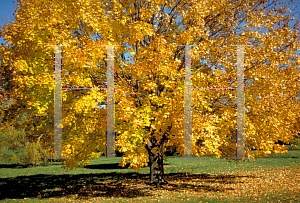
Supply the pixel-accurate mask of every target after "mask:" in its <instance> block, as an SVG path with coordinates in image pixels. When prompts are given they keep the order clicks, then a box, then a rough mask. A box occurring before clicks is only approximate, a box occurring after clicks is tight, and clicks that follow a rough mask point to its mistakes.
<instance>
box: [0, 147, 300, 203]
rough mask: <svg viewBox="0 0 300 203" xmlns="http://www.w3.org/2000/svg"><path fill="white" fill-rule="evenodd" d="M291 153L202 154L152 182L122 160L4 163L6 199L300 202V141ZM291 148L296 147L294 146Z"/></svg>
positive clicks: (170, 165) (169, 166) (1, 194)
mask: <svg viewBox="0 0 300 203" xmlns="http://www.w3.org/2000/svg"><path fill="white" fill-rule="evenodd" d="M297 146H298V147H299V148H298V149H292V150H290V151H289V152H288V153H287V154H278V155H276V156H273V157H265V158H258V159H257V161H256V162H253V161H246V162H243V161H241V162H239V163H238V164H236V163H234V162H232V163H230V162H228V161H226V160H225V159H217V158H208V157H202V158H200V159H178V158H175V157H168V160H167V161H166V162H165V168H164V169H165V174H166V179H167V181H168V182H169V184H168V185H165V186H161V187H153V188H152V187H150V186H148V185H146V184H145V183H146V182H148V181H149V180H148V179H149V167H144V168H142V169H141V171H140V173H137V172H136V171H135V170H134V169H128V168H127V167H126V168H122V167H119V166H118V163H119V161H120V160H121V158H120V159H111V160H106V159H97V160H91V161H90V164H89V165H88V166H86V167H85V168H79V169H74V170H69V171H66V170H65V169H63V168H61V164H60V163H59V162H52V163H49V164H48V166H41V167H31V168H22V167H20V166H17V165H9V164H5V163H3V162H2V163H1V164H0V202H300V144H298V145H297ZM289 148H291V147H289Z"/></svg>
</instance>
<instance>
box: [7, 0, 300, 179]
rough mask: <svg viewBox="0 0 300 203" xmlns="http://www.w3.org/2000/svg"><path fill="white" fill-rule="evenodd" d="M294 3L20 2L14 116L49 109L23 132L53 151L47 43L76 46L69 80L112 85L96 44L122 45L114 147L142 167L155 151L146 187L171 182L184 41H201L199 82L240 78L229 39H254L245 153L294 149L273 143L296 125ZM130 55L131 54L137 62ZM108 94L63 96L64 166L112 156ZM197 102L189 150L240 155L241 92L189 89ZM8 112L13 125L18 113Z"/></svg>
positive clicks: (195, 54) (179, 127) (11, 29)
mask: <svg viewBox="0 0 300 203" xmlns="http://www.w3.org/2000/svg"><path fill="white" fill-rule="evenodd" d="M291 2H292V1H287V3H286V4H284V5H282V6H281V7H280V8H279V9H278V8H277V7H276V4H278V3H283V2H282V1H279V0H277V1H275V0H274V1H251V0H246V1H245V0H244V1H242V0H238V1H230V0H227V1H225V0H217V1H191V0H168V1H159V0H156V1H130V0H126V1H125V0H120V1H103V2H102V1H101V2H99V1H92V2H90V1H88V0H81V1H76V2H75V1H64V2H61V1H58V0H54V1H48V0H44V1H43V3H39V4H38V3H36V2H35V1H31V0H30V1H23V0H21V1H20V2H19V6H18V10H17V11H16V21H15V22H12V24H10V25H5V26H4V28H3V29H2V35H3V37H4V38H5V39H6V40H7V42H8V43H9V44H12V45H14V46H15V48H14V49H13V50H12V51H10V50H9V48H8V47H7V46H6V47H4V49H5V50H4V53H5V57H4V60H6V59H7V58H10V59H11V61H12V62H11V63H12V65H11V66H12V67H13V68H14V69H15V71H16V72H15V79H14V80H15V82H16V84H18V88H16V89H14V90H12V94H11V95H12V98H14V100H15V101H16V103H18V102H17V99H18V98H20V99H22V103H23V104H25V106H26V107H24V108H23V109H22V110H20V111H19V112H18V114H20V113H21V112H22V111H23V112H28V113H29V114H31V115H32V116H31V119H29V120H28V123H27V126H30V125H31V124H33V123H35V124H36V118H35V117H34V116H35V115H36V114H41V113H44V112H46V115H45V117H44V118H43V119H40V122H39V123H38V124H36V127H35V128H34V129H32V130H30V129H26V131H27V132H28V136H31V137H32V138H33V140H34V139H38V137H39V134H40V133H41V132H42V131H43V132H45V134H46V135H47V136H45V137H43V138H42V139H43V141H44V143H45V147H46V148H47V149H48V150H49V152H51V150H52V151H53V148H51V146H52V147H53V130H52V129H53V128H52V126H53V105H54V104H53V99H52V98H53V89H54V80H53V72H52V71H50V70H53V55H51V54H52V53H53V52H54V51H53V47H52V48H51V47H46V46H45V45H47V44H69V45H71V46H69V47H64V48H63V56H64V61H63V65H64V66H63V72H62V75H63V76H62V78H63V86H91V85H93V86H98V87H101V86H105V84H106V76H105V72H106V58H107V57H106V48H105V46H100V45H107V44H116V45H120V44H123V45H126V46H124V47H115V51H116V55H115V104H116V105H115V117H116V123H117V126H116V131H117V132H118V133H119V134H120V135H119V136H118V140H117V142H116V147H117V148H118V149H119V150H120V151H121V152H124V153H125V155H124V157H123V159H122V161H121V163H120V165H122V166H124V165H125V164H126V163H127V162H128V161H130V163H131V164H130V167H133V168H135V169H136V170H138V171H139V169H140V168H141V167H143V166H146V165H147V159H148V158H149V160H150V171H151V175H150V183H155V184H158V183H166V181H165V179H164V177H163V148H164V146H177V147H178V151H179V154H180V155H181V156H182V155H183V152H184V140H183V121H184V120H183V117H184V115H183V104H184V47H180V46H176V45H186V44H197V45H200V46H199V47H197V48H194V49H193V51H192V61H193V81H192V86H193V87H222V86H223V87H228V86H237V84H236V65H235V62H236V49H235V47H234V46H229V45H239V44H249V43H251V44H252V45H253V47H245V78H246V81H245V82H246V101H245V107H246V108H247V109H251V110H249V111H248V112H247V113H246V117H245V123H246V156H249V157H262V156H265V155H273V154H275V153H285V152H287V149H288V148H287V147H286V146H284V145H283V146H281V145H278V144H275V142H276V141H278V140H279V139H281V140H283V141H284V142H288V141H290V140H291V139H292V138H293V137H294V136H295V135H296V134H297V133H299V126H298V124H297V123H299V117H300V112H299V100H296V99H295V97H296V95H297V94H296V93H297V91H299V83H298V82H297V81H298V80H299V54H298V53H297V49H298V47H299V31H298V30H297V26H298V25H299V20H298V19H297V22H296V23H295V24H294V28H293V29H292V28H291V27H290V25H289V22H290V21H291V20H293V17H294V16H295V17H297V15H299V14H298V13H297V12H296V11H293V12H290V11H289V10H288V9H286V6H287V5H288V4H289V3H291ZM45 5H50V6H45ZM298 28H299V27H298ZM258 30H259V31H260V32H258ZM125 52H130V53H131V54H133V55H134V56H133V57H132V58H130V59H131V60H132V61H133V63H129V61H128V60H126V59H125V55H124V53H125ZM4 64H5V62H4ZM126 95H130V96H129V97H127V96H126ZM105 97H106V96H105V93H103V92H97V91H88V92H87V91H85V92H64V93H63V104H64V105H67V107H66V108H65V107H64V109H63V115H62V116H63V126H64V128H63V129H64V130H63V139H64V140H68V141H67V142H66V141H65V142H64V143H63V148H64V150H65V153H66V156H69V157H71V159H70V160H67V161H65V165H66V166H65V168H73V167H78V166H79V165H78V162H80V161H82V162H84V163H81V164H80V166H83V165H85V164H87V163H88V158H89V157H92V156H97V154H95V151H96V150H99V149H101V150H102V151H103V152H104V149H105V148H104V147H105V145H104V143H105V137H104V136H103V135H104V133H103V132H105V109H98V107H97V106H96V104H95V102H96V101H98V102H99V103H100V104H105ZM100 98H101V99H100ZM192 98H193V100H192V102H193V106H192V108H193V155H194V156H214V155H216V156H217V157H218V158H226V157H229V156H235V153H236V151H235V147H236V141H235V123H236V108H235V106H236V102H235V101H236V96H235V92H230V91H221V90H216V91H193V93H192ZM94 104H95V105H94ZM6 115H11V116H10V117H9V118H10V122H11V123H13V118H14V117H15V116H12V112H11V110H7V114H6ZM7 117H8V116H7ZM30 122H31V124H30ZM19 127H20V128H24V126H19ZM95 132H96V133H95ZM142 146H145V147H142ZM251 148H253V149H256V151H255V152H253V151H251ZM208 152H210V154H208Z"/></svg>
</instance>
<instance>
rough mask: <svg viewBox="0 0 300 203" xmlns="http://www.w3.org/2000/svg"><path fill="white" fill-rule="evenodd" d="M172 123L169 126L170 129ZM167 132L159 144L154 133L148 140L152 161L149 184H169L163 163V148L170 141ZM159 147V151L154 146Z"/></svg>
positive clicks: (148, 149) (150, 159)
mask: <svg viewBox="0 0 300 203" xmlns="http://www.w3.org/2000/svg"><path fill="white" fill-rule="evenodd" d="M171 127H172V125H171V126H170V127H169V128H168V131H170V129H171ZM167 133H168V132H166V133H165V134H164V135H163V137H162V139H161V140H160V142H159V143H158V144H156V143H157V140H156V139H155V137H154V136H153V135H152V136H151V140H150V141H148V142H147V144H146V149H147V151H148V154H149V163H150V166H149V167H150V181H149V182H148V183H147V184H149V185H164V184H168V182H167V181H166V179H165V173H164V164H163V148H164V144H166V143H167V142H168V138H167ZM155 147H158V150H157V151H154V150H153V148H155Z"/></svg>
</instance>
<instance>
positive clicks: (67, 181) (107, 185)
mask: <svg viewBox="0 0 300 203" xmlns="http://www.w3.org/2000/svg"><path fill="white" fill-rule="evenodd" d="M101 165H106V166H99V168H101V169H102V168H105V167H107V168H113V166H114V164H101ZM107 165H108V166H107ZM95 167H96V166H94V168H95ZM92 168H93V167H92ZM240 177H251V176H238V175H236V176H235V175H211V174H188V173H169V174H166V180H167V181H168V182H169V183H168V184H167V185H163V186H149V185H147V182H148V181H149V175H147V174H139V173H117V172H113V173H99V174H75V175H74V174H70V175H69V174H64V175H43V174H37V175H31V176H18V177H14V178H1V179H0V200H2V199H12V198H13V199H24V198H40V199H44V198H61V197H70V196H73V195H77V197H76V198H77V199H87V198H92V197H123V198H124V197H125V198H135V197H146V196H148V197H150V196H152V194H151V191H152V190H156V188H157V187H163V188H164V189H166V190H169V191H182V190H191V191H195V192H197V191H200V190H201V192H205V191H207V192H208V191H213V192H221V191H225V189H222V187H215V186H211V185H210V184H205V183H217V182H219V183H222V184H232V183H234V182H235V181H236V179H237V178H240ZM253 178H257V177H254V176H253ZM176 182H181V183H180V184H178V183H176ZM188 182H194V183H196V182H198V183H199V184H198V185H197V187H195V185H194V184H190V183H188ZM226 190H235V189H234V188H229V189H226Z"/></svg>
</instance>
